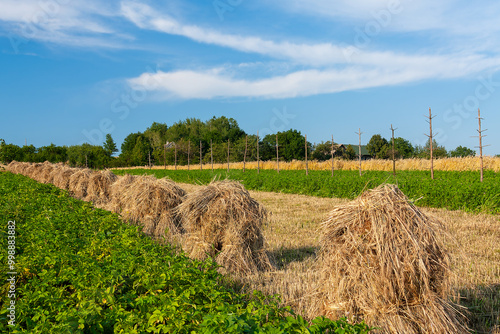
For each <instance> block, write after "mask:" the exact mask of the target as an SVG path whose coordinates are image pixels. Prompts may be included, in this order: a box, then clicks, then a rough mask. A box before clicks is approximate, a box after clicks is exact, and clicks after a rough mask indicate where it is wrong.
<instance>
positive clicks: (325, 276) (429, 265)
mask: <svg viewBox="0 0 500 334" xmlns="http://www.w3.org/2000/svg"><path fill="white" fill-rule="evenodd" d="M322 229H323V235H322V239H321V250H320V252H319V257H318V263H317V265H318V266H319V270H320V277H321V278H320V280H319V283H318V286H317V288H316V294H315V299H316V300H315V302H314V305H315V307H316V308H317V309H316V313H317V314H321V315H325V316H328V317H330V318H334V319H336V318H338V317H340V316H348V317H349V318H351V319H353V320H355V321H360V320H365V321H366V323H368V324H370V325H372V326H377V327H379V328H381V329H380V330H379V332H380V333H463V332H467V329H466V327H465V325H463V322H464V321H463V320H464V318H463V316H462V315H461V314H460V313H459V312H458V311H457V309H456V308H457V306H456V305H453V304H451V303H450V302H448V301H447V296H448V294H449V278H450V265H449V256H448V254H447V252H446V251H445V249H444V246H443V241H442V240H441V236H442V235H443V234H442V233H444V231H443V227H442V225H441V223H440V222H439V221H437V220H436V219H435V218H433V217H428V216H426V215H424V214H423V213H421V212H420V211H419V210H418V209H417V208H416V207H415V206H414V205H413V204H412V203H410V202H409V201H408V198H407V197H406V196H405V195H404V194H403V193H402V192H401V191H400V190H399V189H398V188H397V187H396V186H394V185H382V186H379V187H378V188H376V189H374V190H370V191H367V192H365V193H364V194H363V195H361V196H360V197H359V198H357V199H356V200H354V201H351V202H349V203H347V204H345V205H342V206H339V207H337V208H336V209H334V210H333V211H332V212H331V213H330V215H329V218H328V219H327V220H326V221H324V222H323V223H322Z"/></svg>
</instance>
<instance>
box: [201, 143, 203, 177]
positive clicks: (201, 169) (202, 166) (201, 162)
mask: <svg viewBox="0 0 500 334" xmlns="http://www.w3.org/2000/svg"><path fill="white" fill-rule="evenodd" d="M202 162H203V160H202V155H201V140H200V170H203V165H202Z"/></svg>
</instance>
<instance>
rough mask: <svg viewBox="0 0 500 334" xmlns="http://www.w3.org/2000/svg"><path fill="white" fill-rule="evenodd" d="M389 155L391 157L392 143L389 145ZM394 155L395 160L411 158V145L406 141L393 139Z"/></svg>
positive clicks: (412, 151)
mask: <svg viewBox="0 0 500 334" xmlns="http://www.w3.org/2000/svg"><path fill="white" fill-rule="evenodd" d="M389 145H390V149H389V154H391V156H392V151H391V150H392V142H390V143H389ZM394 151H395V152H394V154H395V156H396V157H397V158H403V159H408V158H411V157H412V156H413V154H414V152H415V149H414V147H413V145H412V144H411V143H410V142H409V141H408V140H406V139H404V138H401V137H397V138H394Z"/></svg>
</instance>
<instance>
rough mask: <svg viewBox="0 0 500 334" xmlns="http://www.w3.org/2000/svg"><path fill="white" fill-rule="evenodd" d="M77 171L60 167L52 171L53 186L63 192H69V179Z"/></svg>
mask: <svg viewBox="0 0 500 334" xmlns="http://www.w3.org/2000/svg"><path fill="white" fill-rule="evenodd" d="M77 171H78V169H76V168H70V167H61V168H57V169H54V170H53V171H52V177H53V184H54V185H55V186H56V187H58V188H60V189H63V190H69V179H70V177H71V175H73V174H74V173H76V172H77Z"/></svg>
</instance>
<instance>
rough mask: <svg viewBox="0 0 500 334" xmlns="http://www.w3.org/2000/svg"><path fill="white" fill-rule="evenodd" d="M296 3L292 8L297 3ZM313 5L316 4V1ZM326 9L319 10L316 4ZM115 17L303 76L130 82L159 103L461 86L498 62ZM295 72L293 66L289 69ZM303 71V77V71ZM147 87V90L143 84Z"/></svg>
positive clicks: (134, 8)
mask: <svg viewBox="0 0 500 334" xmlns="http://www.w3.org/2000/svg"><path fill="white" fill-rule="evenodd" d="M296 2H297V1H296ZM317 2H319V0H317ZM322 3H323V4H325V5H326V4H327V3H326V2H322ZM340 3H341V4H343V6H344V7H343V10H344V12H345V11H349V10H352V11H353V12H354V11H355V9H359V7H360V6H362V5H363V6H364V5H368V6H372V7H373V8H375V7H377V6H379V5H380V3H381V1H369V0H364V1H355V2H352V3H351V2H347V1H345V2H342V1H341V2H340ZM121 10H122V14H123V15H124V16H125V17H126V18H127V19H129V20H130V21H132V22H133V23H134V24H136V25H137V26H138V27H140V28H142V29H151V30H155V31H160V32H164V33H166V34H171V35H179V36H184V37H186V38H189V39H191V40H193V41H196V42H199V43H205V44H209V45H217V46H220V47H226V48H230V49H234V50H238V51H242V52H246V53H256V54H260V55H264V56H268V57H269V58H271V59H270V61H275V60H276V59H278V60H284V61H288V62H289V63H290V64H292V66H291V68H293V67H296V65H300V66H302V67H306V69H305V70H301V71H297V70H295V71H291V70H289V71H288V72H287V73H286V74H284V75H275V76H272V75H271V76H270V77H268V78H259V79H253V80H249V79H245V76H243V77H241V76H239V75H238V74H239V73H238V70H237V68H235V67H232V68H231V71H228V68H226V69H213V70H210V71H192V70H178V71H171V72H158V73H156V74H151V73H145V74H143V75H141V76H140V77H138V78H134V79H130V80H129V83H130V84H131V85H132V86H134V87H136V88H137V87H140V88H141V89H147V90H153V91H156V92H160V93H161V94H162V95H163V97H164V98H171V97H176V98H185V99H188V98H200V99H211V98H219V97H229V98H230V97H242V96H246V97H257V98H285V97H295V96H307V95H314V94H322V93H335V92H340V91H345V90H350V89H361V88H368V87H378V86H385V85H396V84H402V83H409V82H415V81H419V80H424V79H449V78H462V77H467V76H470V75H474V74H476V73H479V72H481V71H484V70H487V69H491V68H496V67H498V66H499V65H500V58H495V57H492V58H488V57H485V56H483V55H480V54H475V53H473V52H459V53H448V54H425V53H422V54H403V53H396V52H393V51H390V50H388V51H371V50H365V49H363V48H356V47H341V46H339V45H335V44H332V43H316V44H314V43H311V44H297V43H293V42H289V41H284V42H274V41H271V40H266V39H263V38H261V37H255V36H240V35H232V34H226V33H221V32H218V31H216V30H212V29H207V28H203V27H200V26H197V25H186V24H182V23H181V22H179V21H178V20H176V19H174V18H172V17H170V16H168V15H166V14H162V13H160V12H158V11H157V10H154V9H152V8H151V7H149V6H147V5H144V4H141V3H137V2H125V3H122V7H121ZM293 64H295V66H293ZM307 68H309V69H307ZM144 82H146V83H147V82H153V83H154V84H153V85H151V84H144Z"/></svg>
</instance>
